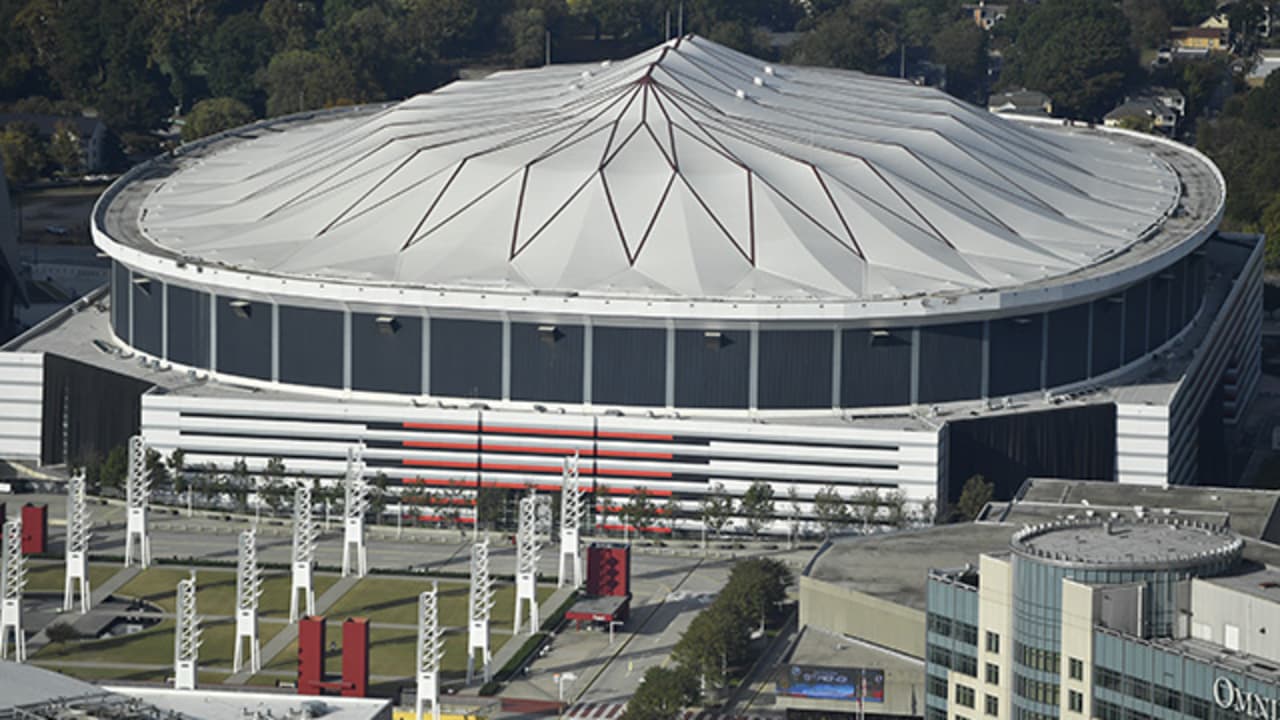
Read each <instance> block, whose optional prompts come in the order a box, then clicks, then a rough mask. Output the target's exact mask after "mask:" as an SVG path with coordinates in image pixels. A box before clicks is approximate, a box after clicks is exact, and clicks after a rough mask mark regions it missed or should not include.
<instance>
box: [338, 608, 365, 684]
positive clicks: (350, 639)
mask: <svg viewBox="0 0 1280 720" xmlns="http://www.w3.org/2000/svg"><path fill="white" fill-rule="evenodd" d="M342 695H343V697H368V695H369V618H347V621H346V622H344V623H342Z"/></svg>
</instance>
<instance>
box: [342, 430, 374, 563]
mask: <svg viewBox="0 0 1280 720" xmlns="http://www.w3.org/2000/svg"><path fill="white" fill-rule="evenodd" d="M363 455H364V451H363V449H362V448H360V447H353V448H348V449H347V474H346V476H345V477H344V478H343V481H342V488H343V490H344V496H345V502H344V504H343V506H342V516H343V522H342V526H343V531H342V577H346V576H348V575H350V574H351V563H352V561H353V560H354V561H355V564H356V575H357V576H358V577H364V576H365V573H367V572H369V558H368V554H367V553H366V549H365V544H364V514H365V513H366V512H368V510H369V483H368V482H366V481H365V479H364V459H363Z"/></svg>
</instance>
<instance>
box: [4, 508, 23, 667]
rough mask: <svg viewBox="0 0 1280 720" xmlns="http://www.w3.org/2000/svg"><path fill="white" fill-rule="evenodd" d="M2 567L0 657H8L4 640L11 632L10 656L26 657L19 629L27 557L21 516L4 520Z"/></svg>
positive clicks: (15, 659) (17, 658)
mask: <svg viewBox="0 0 1280 720" xmlns="http://www.w3.org/2000/svg"><path fill="white" fill-rule="evenodd" d="M3 552H4V554H3V556H2V557H3V560H4V568H3V569H2V570H0V573H2V574H0V603H2V604H0V660H8V659H9V652H8V647H7V642H8V639H9V633H10V632H11V631H12V633H13V659H14V661H15V662H26V661H27V636H26V635H25V634H24V633H23V632H22V589H23V588H25V587H26V586H27V558H26V556H24V555H23V554H22V519H21V518H14V519H12V520H10V521H8V522H6V523H5V524H4V550H3Z"/></svg>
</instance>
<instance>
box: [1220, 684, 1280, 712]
mask: <svg viewBox="0 0 1280 720" xmlns="http://www.w3.org/2000/svg"><path fill="white" fill-rule="evenodd" d="M1213 701H1214V702H1215V703H1217V704H1218V707H1220V708H1222V709H1223V710H1235V711H1236V712H1238V713H1240V714H1242V715H1247V716H1248V717H1251V718H1257V719H1258V720H1280V703H1277V701H1276V699H1275V698H1268V697H1263V696H1262V695H1259V694H1258V693H1254V692H1248V691H1246V690H1245V689H1244V688H1241V687H1240V686H1239V685H1236V684H1235V683H1234V682H1232V681H1231V679H1230V678H1225V677H1220V678H1218V679H1216V680H1214V681H1213Z"/></svg>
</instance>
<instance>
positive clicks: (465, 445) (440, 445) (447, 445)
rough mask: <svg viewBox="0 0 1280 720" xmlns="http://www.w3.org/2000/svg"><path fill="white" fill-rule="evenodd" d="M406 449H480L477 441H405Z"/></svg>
mask: <svg viewBox="0 0 1280 720" xmlns="http://www.w3.org/2000/svg"><path fill="white" fill-rule="evenodd" d="M404 447H411V448H432V449H435V450H476V449H478V448H479V447H480V443H479V441H477V440H472V441H470V442H425V441H422V440H405V441H404Z"/></svg>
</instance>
